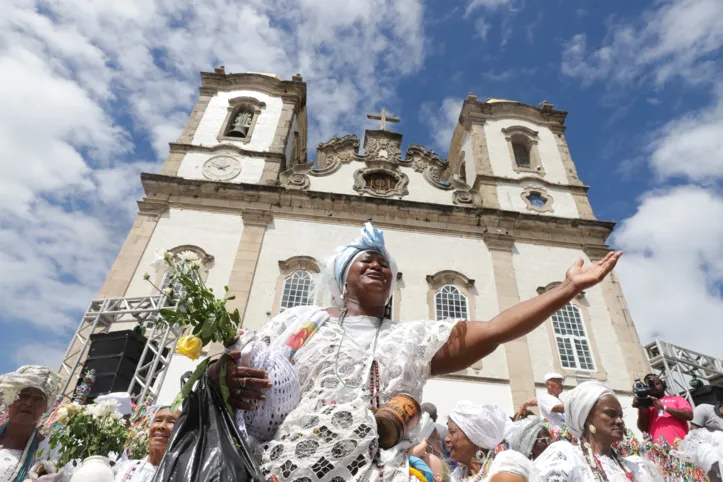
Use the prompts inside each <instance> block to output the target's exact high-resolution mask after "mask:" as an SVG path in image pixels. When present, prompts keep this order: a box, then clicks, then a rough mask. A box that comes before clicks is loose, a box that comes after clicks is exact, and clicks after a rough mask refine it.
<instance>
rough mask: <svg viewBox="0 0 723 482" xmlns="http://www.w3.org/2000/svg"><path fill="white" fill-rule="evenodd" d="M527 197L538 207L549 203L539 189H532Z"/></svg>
mask: <svg viewBox="0 0 723 482" xmlns="http://www.w3.org/2000/svg"><path fill="white" fill-rule="evenodd" d="M527 199H528V200H529V201H530V204H532V205H533V206H535V207H536V208H544V207H545V204H547V200H546V199H545V198H543V197H542V194H540V193H539V192H537V191H532V192H531V193H530V194H528V195H527Z"/></svg>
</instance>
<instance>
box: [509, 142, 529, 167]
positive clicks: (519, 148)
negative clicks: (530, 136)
mask: <svg viewBox="0 0 723 482" xmlns="http://www.w3.org/2000/svg"><path fill="white" fill-rule="evenodd" d="M512 152H513V153H514V154H515V164H517V167H519V168H522V169H530V168H531V167H532V165H531V164H530V148H529V147H528V146H527V145H525V144H524V143H523V142H522V141H519V140H515V141H513V142H512Z"/></svg>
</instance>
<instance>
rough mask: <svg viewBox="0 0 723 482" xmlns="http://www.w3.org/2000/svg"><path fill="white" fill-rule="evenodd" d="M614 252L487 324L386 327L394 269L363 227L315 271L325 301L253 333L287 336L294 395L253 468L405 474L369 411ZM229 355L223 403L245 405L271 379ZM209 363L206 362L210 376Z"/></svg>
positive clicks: (478, 353) (419, 385)
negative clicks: (323, 282) (325, 290)
mask: <svg viewBox="0 0 723 482" xmlns="http://www.w3.org/2000/svg"><path fill="white" fill-rule="evenodd" d="M619 257H620V253H610V254H609V255H608V256H607V257H606V258H605V259H603V260H602V261H600V262H598V263H595V264H594V265H592V266H589V267H585V268H583V267H582V260H580V261H579V262H578V263H576V264H575V265H574V266H573V267H572V268H570V270H568V272H567V276H566V279H565V281H564V282H563V283H561V284H560V285H559V286H557V287H556V288H554V289H552V290H549V291H547V292H546V293H544V294H542V295H540V296H538V297H535V298H533V299H531V300H529V301H526V302H524V303H521V304H519V305H517V306H514V307H512V308H510V309H508V310H506V311H505V312H503V313H501V314H500V315H498V316H496V317H495V318H494V319H492V320H490V321H489V322H487V323H479V322H475V321H456V320H446V321H429V320H419V321H409V322H404V323H393V322H391V321H390V320H389V319H386V318H385V311H386V306H387V304H388V302H389V299H390V297H391V293H393V290H394V285H395V283H396V278H397V267H396V264H395V262H394V259H393V258H392V256H391V254H390V253H389V252H388V251H387V249H386V247H385V246H384V237H383V234H382V232H381V231H379V230H377V229H375V228H374V227H372V225H371V223H367V224H366V225H365V227H364V229H362V237H361V238H360V239H358V240H357V241H355V242H353V243H351V244H350V245H348V246H345V247H343V248H340V249H339V250H337V252H336V253H335V255H334V257H333V259H332V260H331V262H330V263H328V266H327V268H325V272H327V273H329V274H328V279H329V281H330V282H329V283H328V284H329V288H330V289H331V302H332V305H333V306H332V307H331V308H320V307H297V308H294V309H290V310H286V311H284V312H283V313H281V314H279V315H278V316H277V317H275V318H274V319H273V320H271V321H270V322H269V323H268V324H267V325H266V326H264V328H263V329H262V330H261V331H260V333H259V336H260V337H261V338H262V339H265V340H266V341H267V342H269V343H272V342H273V341H275V340H276V339H277V338H278V337H280V336H281V337H283V339H288V343H287V345H288V346H290V347H291V348H292V352H291V354H290V358H291V360H293V362H294V363H295V367H296V369H297V370H298V374H299V380H300V383H301V394H302V398H301V402H300V403H299V405H298V406H297V407H296V409H294V410H293V411H292V412H291V413H290V414H289V415H288V416H287V417H286V419H285V420H284V421H283V422H282V423H281V424H280V426H279V428H278V430H277V432H276V435H275V436H274V437H273V439H272V440H271V441H270V442H268V443H267V444H265V445H264V446H263V447H262V451H263V454H262V469H263V470H264V473H265V474H266V475H267V477H268V478H269V480H281V481H290V482H316V481H322V482H331V481H333V482H344V481H357V480H358V481H368V480H372V481H374V480H379V478H380V476H381V479H382V480H385V481H391V480H394V481H406V480H409V468H408V464H407V458H406V455H405V454H404V452H403V451H399V450H397V451H394V450H389V451H381V452H380V451H379V449H378V441H377V440H378V434H377V425H376V422H375V419H374V412H373V409H374V408H375V407H377V406H379V405H381V404H384V403H385V402H386V401H387V400H389V399H390V398H391V397H393V396H394V395H397V394H399V393H407V394H410V395H412V396H413V397H415V398H417V399H418V400H419V399H420V398H421V396H422V389H423V387H424V384H425V382H426V380H427V379H428V378H429V377H431V376H436V375H443V374H447V373H453V372H456V371H459V370H462V369H464V368H466V367H468V366H470V365H472V364H473V363H475V362H476V361H477V360H479V359H481V358H482V357H484V356H486V355H488V354H489V353H491V352H493V351H494V350H495V349H496V348H497V347H498V346H499V345H500V344H501V343H506V342H508V341H511V340H514V339H515V338H518V337H520V336H523V335H525V334H527V333H529V332H530V331H532V330H533V329H534V328H536V327H537V326H538V325H540V324H541V323H542V322H543V321H544V320H546V319H547V318H548V317H549V316H551V315H552V314H553V313H554V312H555V311H557V310H558V309H560V308H561V307H562V306H564V305H565V303H567V302H568V301H569V300H570V299H572V298H573V297H574V296H575V295H576V294H577V293H579V292H580V290H583V289H586V288H588V287H590V286H593V285H595V284H597V283H599V282H600V281H601V280H602V279H603V278H604V277H605V275H606V274H607V273H609V272H610V270H612V268H613V267H614V266H615V264H616V262H617V260H618V258H619ZM299 326H300V327H301V328H300V329H299V330H297V331H295V332H294V333H291V336H289V334H290V330H291V331H293V330H294V329H295V328H296V327H299ZM239 356H240V354H239V353H232V354H231V356H227V357H225V358H224V359H223V360H224V363H226V366H227V370H228V373H227V380H226V381H227V383H228V386H229V388H230V390H231V405H232V406H233V407H234V408H236V409H239V410H250V409H253V400H258V399H261V398H262V397H263V392H264V391H265V390H267V389H269V388H270V386H271V384H270V382H269V381H268V380H267V379H266V377H265V374H264V373H263V372H262V371H260V370H253V369H251V368H247V367H244V366H242V367H237V366H236V363H235V362H234V360H236V359H238V358H239ZM220 366H221V363H215V364H213V365H212V366H211V367H210V368H209V375H210V378H211V379H212V380H213V382H214V383H216V384H218V377H219V375H220V372H221V369H220ZM381 463H383V466H381Z"/></svg>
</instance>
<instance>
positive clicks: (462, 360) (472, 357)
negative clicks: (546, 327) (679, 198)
mask: <svg viewBox="0 0 723 482" xmlns="http://www.w3.org/2000/svg"><path fill="white" fill-rule="evenodd" d="M621 255H622V252H620V251H618V252H617V253H613V252H610V253H608V254H607V256H605V258H603V259H601V260H600V261H598V262H597V263H594V264H592V265H590V266H586V267H583V260H582V259H579V260H578V261H577V262H576V263H575V264H574V265H572V267H571V268H570V269H569V270H567V274H566V276H565V281H563V282H562V283H560V284H559V285H557V286H556V287H554V288H552V289H551V290H548V291H546V292H545V293H543V294H541V295H539V296H536V297H535V298H532V299H529V300H527V301H524V302H522V303H519V304H517V305H515V306H513V307H511V308H508V309H506V310H505V311H503V312H502V313H500V314H499V315H497V316H496V317H494V318H493V319H492V320H490V321H489V322H486V323H485V322H479V321H464V322H460V323H458V324H457V325H456V326H455V327H454V329H453V330H452V333H451V334H450V336H449V340H447V343H445V344H444V346H442V348H441V349H440V350H439V351H438V352H437V354H436V355H435V356H434V358H432V375H446V374H448V373H454V372H456V371H459V370H463V369H465V368H467V367H469V366H471V365H472V364H473V363H475V362H477V361H478V360H480V359H482V358H484V357H485V356H487V355H489V354H490V353H492V352H493V351H495V350H496V349H497V347H498V346H499V345H500V344H502V343H507V342H509V341H512V340H515V339H517V338H519V337H521V336H525V335H526V334H528V333H529V332H531V331H532V330H534V329H535V328H537V327H538V326H540V325H541V324H542V323H543V322H544V321H545V320H546V319H548V318H549V317H550V316H552V315H553V314H554V313H555V312H556V311H558V310H559V309H560V308H562V307H563V306H565V305H566V304H567V303H568V302H569V301H570V300H572V299H573V298H574V297H575V296H577V294H578V293H580V291H582V290H584V289H587V288H589V287H591V286H595V285H596V284H598V283H599V282H601V281H602V280H603V278H605V276H606V275H607V274H608V273H610V271H612V269H613V268H614V267H615V264H616V263H617V262H618V259H619V258H620V256H621Z"/></svg>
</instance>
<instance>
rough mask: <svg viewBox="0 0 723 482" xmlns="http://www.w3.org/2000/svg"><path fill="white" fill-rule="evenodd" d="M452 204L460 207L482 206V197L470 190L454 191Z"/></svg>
mask: <svg viewBox="0 0 723 482" xmlns="http://www.w3.org/2000/svg"><path fill="white" fill-rule="evenodd" d="M452 202H453V203H454V204H459V205H462V206H478V207H479V206H482V196H480V195H479V194H477V193H475V192H473V191H472V190H467V191H455V192H454V194H452Z"/></svg>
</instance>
